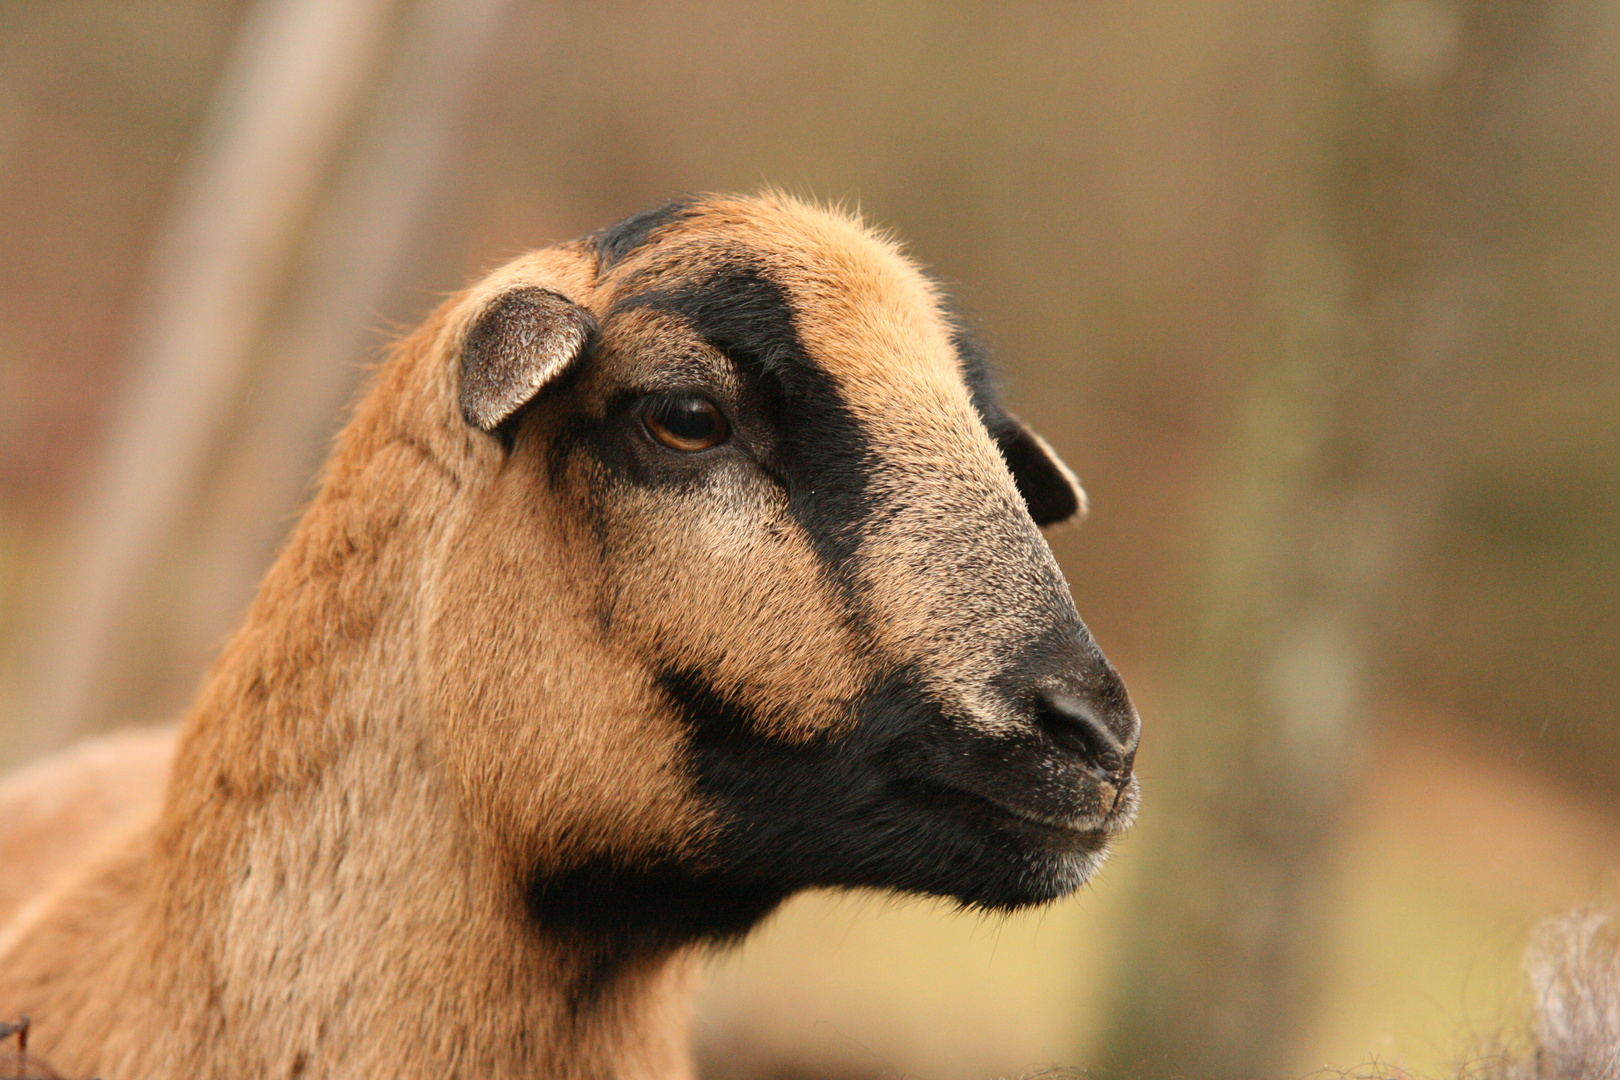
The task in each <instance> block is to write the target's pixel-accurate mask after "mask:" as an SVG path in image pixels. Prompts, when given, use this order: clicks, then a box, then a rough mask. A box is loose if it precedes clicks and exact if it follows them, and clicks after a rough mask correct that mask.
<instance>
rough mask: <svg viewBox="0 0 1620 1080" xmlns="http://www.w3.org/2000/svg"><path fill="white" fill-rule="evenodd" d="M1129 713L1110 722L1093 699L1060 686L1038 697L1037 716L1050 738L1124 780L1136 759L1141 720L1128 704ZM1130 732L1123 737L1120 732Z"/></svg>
mask: <svg viewBox="0 0 1620 1080" xmlns="http://www.w3.org/2000/svg"><path fill="white" fill-rule="evenodd" d="M1124 708H1125V710H1126V711H1127V712H1129V715H1121V716H1119V717H1117V718H1116V719H1117V720H1118V721H1120V722H1119V723H1118V724H1117V725H1115V726H1113V727H1111V726H1109V724H1108V722H1107V719H1106V718H1105V716H1104V714H1103V711H1102V710H1101V709H1100V708H1099V707H1098V706H1097V705H1096V704H1094V703H1092V702H1091V701H1088V700H1087V699H1085V698H1083V697H1076V696H1075V695H1073V694H1065V693H1063V692H1062V691H1059V690H1043V691H1041V692H1040V694H1039V696H1038V697H1037V699H1036V706H1035V719H1036V723H1037V724H1039V725H1040V728H1041V730H1042V731H1043V732H1045V733H1046V736H1047V738H1049V739H1051V740H1052V741H1053V742H1054V743H1056V744H1057V745H1058V746H1060V747H1062V748H1063V749H1065V750H1067V751H1069V752H1070V753H1073V754H1075V755H1077V756H1078V757H1079V758H1080V759H1081V760H1082V761H1084V762H1085V763H1086V765H1087V766H1089V767H1090V768H1093V769H1096V770H1097V771H1099V772H1102V773H1105V774H1107V776H1109V777H1110V778H1113V779H1116V780H1123V779H1125V778H1128V777H1129V776H1130V774H1131V766H1132V765H1133V764H1134V763H1135V761H1136V740H1137V730H1138V724H1137V720H1136V714H1135V711H1134V710H1132V709H1131V708H1130V706H1129V705H1126V706H1125V707H1124ZM1119 730H1123V731H1125V732H1127V733H1128V734H1127V735H1126V736H1125V737H1123V738H1122V737H1121V736H1120V735H1119V734H1118V733H1117V732H1118V731H1119Z"/></svg>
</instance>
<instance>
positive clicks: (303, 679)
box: [126, 461, 693, 1080]
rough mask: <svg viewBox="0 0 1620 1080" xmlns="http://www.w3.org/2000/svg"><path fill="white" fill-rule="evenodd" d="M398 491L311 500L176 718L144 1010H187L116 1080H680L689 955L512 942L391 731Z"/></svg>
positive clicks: (407, 552) (408, 532) (399, 603)
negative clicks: (177, 1063)
mask: <svg viewBox="0 0 1620 1080" xmlns="http://www.w3.org/2000/svg"><path fill="white" fill-rule="evenodd" d="M410 464H413V465H415V466H416V472H417V475H416V476H415V477H413V478H412V482H413V483H415V484H417V485H419V486H420V488H429V487H431V485H433V484H434V483H449V482H450V481H449V480H448V478H446V477H443V476H440V475H439V474H438V473H436V472H434V470H433V469H432V468H431V467H429V466H427V465H423V464H422V463H420V462H412V463H410ZM404 471H405V468H404V465H402V463H401V462H399V461H393V462H387V461H385V462H383V463H382V467H381V469H380V470H372V471H368V470H367V469H366V468H365V467H363V466H362V467H361V468H359V469H356V470H355V471H354V476H355V479H354V480H353V481H352V482H350V483H349V484H348V485H346V486H341V487H340V486H336V485H331V484H329V485H328V489H327V490H326V491H325V492H323V494H322V496H321V497H320V499H318V500H317V503H316V505H315V506H314V507H312V508H311V511H310V512H309V514H308V515H307V516H306V519H305V521H304V522H303V523H302V525H301V526H300V529H299V531H298V533H297V534H296V535H295V536H294V537H293V539H292V541H291V542H290V543H289V545H288V548H287V550H286V551H285V552H284V553H283V555H282V557H281V558H280V559H279V560H278V562H277V564H276V566H275V567H274V568H273V569H272V571H271V573H270V575H269V577H268V578H267V580H266V582H265V585H264V587H263V589H262V590H261V592H260V595H259V597H258V599H257V600H256V601H255V604H254V607H253V609H252V611H251V612H250V614H249V617H248V620H247V622H246V624H245V626H244V628H243V629H242V631H240V632H239V633H238V635H237V636H236V637H235V638H234V639H233V641H232V642H231V644H230V645H229V646H228V647H227V649H226V652H225V654H224V655H223V656H222V658H221V660H220V662H219V664H218V665H217V666H216V669H215V671H214V672H213V674H212V675H211V677H210V679H209V682H208V684H207V685H206V687H205V689H204V692H203V694H202V695H201V697H200V698H199V701H198V704H197V706H196V708H195V710H194V711H193V714H192V716H191V717H190V718H189V720H188V723H187V726H186V730H185V733H184V736H183V739H182V744H181V747H180V751H179V756H178V760H177V763H176V778H175V782H174V784H173V785H172V788H171V795H170V801H169V805H168V807H167V808H166V811H165V818H164V821H163V823H162V825H161V827H160V833H159V844H158V852H157V863H156V866H155V870H156V873H155V874H154V875H153V876H152V877H150V878H149V879H148V880H149V881H152V882H154V883H161V884H160V885H159V886H158V888H159V893H158V895H157V896H156V899H157V901H158V902H157V903H156V904H155V906H154V907H153V908H152V909H151V911H152V915H153V920H154V921H153V923H152V928H153V929H154V930H155V931H156V934H155V937H154V949H155V950H156V951H157V952H158V953H159V954H160V955H162V956H163V959H162V961H160V962H158V963H157V964H156V965H155V967H154V968H153V970H154V971H156V972H158V973H159V975H160V978H158V979H157V980H156V981H157V982H158V983H159V985H152V986H149V987H148V988H146V994H145V995H143V996H149V998H150V999H151V1000H155V1001H158V1002H165V1003H168V1006H167V1007H170V1008H172V1009H174V1010H187V1009H189V1010H190V1011H189V1012H187V1013H186V1014H185V1015H167V1016H164V1017H162V1018H160V1019H158V1020H157V1022H156V1026H157V1028H158V1030H161V1031H166V1032H168V1033H169V1034H168V1035H165V1036H159V1037H158V1038H157V1043H158V1044H161V1045H164V1046H166V1047H167V1054H166V1057H165V1058H163V1059H160V1060H149V1061H147V1062H146V1064H149V1065H151V1066H155V1067H156V1068H155V1069H153V1068H148V1069H141V1070H137V1069H132V1070H131V1071H130V1075H132V1076H133V1075H143V1074H150V1075H168V1074H170V1073H171V1072H173V1071H174V1070H173V1064H174V1059H173V1056H172V1055H173V1053H175V1052H185V1048H187V1047H191V1048H195V1051H194V1052H195V1053H196V1054H197V1055H198V1057H197V1060H196V1062H195V1068H193V1069H191V1071H189V1072H187V1073H186V1075H197V1076H205V1075H217V1076H285V1077H299V1076H308V1077H339V1076H342V1077H349V1076H353V1077H375V1076H393V1077H414V1076H421V1077H424V1078H425V1077H435V1078H444V1077H461V1076H464V1077H478V1078H480V1080H493V1078H505V1077H513V1078H515V1077H520V1076H521V1077H541V1076H544V1077H581V1078H583V1077H593V1076H602V1077H607V1076H613V1077H647V1078H649V1080H650V1078H652V1077H659V1078H670V1077H677V1078H678V1077H682V1076H684V1075H686V1074H687V1073H688V1072H689V1066H688V1065H687V1054H686V1047H685V1045H684V1042H685V1032H686V1027H687V1024H686V1017H685V1016H684V1010H685V1008H686V1000H687V998H688V996H689V995H688V986H689V984H690V981H691V969H692V964H693V961H692V958H691V957H690V955H689V953H687V952H683V951H680V950H674V949H668V948H651V947H647V948H633V949H632V948H619V949H614V950H605V949H602V948H598V947H593V946H588V945H586V944H583V943H581V942H580V941H579V940H577V939H569V938H566V937H561V936H558V935H555V934H552V933H549V932H547V931H546V930H545V929H544V928H542V927H539V926H537V925H535V924H534V922H533V920H532V918H531V917H530V916H529V914H528V912H527V911H526V909H525V907H524V905H523V902H522V890H521V888H520V887H519V884H518V881H517V875H515V874H512V873H509V872H507V871H505V870H503V869H501V868H500V867H499V864H498V861H497V859H496V858H495V856H494V855H493V853H491V852H489V851H488V849H487V847H486V846H485V845H482V844H481V843H480V842H479V839H478V837H477V835H476V832H475V830H474V829H473V828H472V826H471V825H470V824H469V822H468V820H467V816H466V814H465V812H464V810H463V808H462V804H461V801H460V800H459V798H458V797H457V794H456V792H455V791H454V789H453V785H452V784H451V783H450V782H449V781H448V779H447V778H446V777H445V776H444V774H443V771H442V769H441V768H440V766H439V763H438V762H437V761H436V760H435V755H434V750H433V747H432V745H431V740H430V739H428V738H427V737H426V736H425V735H424V734H423V733H422V732H421V731H420V730H418V729H417V728H416V727H415V726H414V725H413V724H412V723H411V722H410V714H411V706H410V704H409V702H410V699H411V694H412V678H413V672H414V668H415V665H414V663H413V655H414V653H413V649H414V647H415V645H414V643H415V642H416V641H417V640H419V637H418V632H417V629H416V626H415V620H416V618H418V612H417V611H416V608H417V606H418V604H419V599H418V598H419V597H420V595H421V589H420V583H419V582H417V581H415V580H413V578H412V576H411V572H410V568H411V567H416V566H421V565H423V564H424V561H425V560H424V559H423V550H424V549H425V547H426V546H427V545H429V544H431V543H432V534H431V523H430V522H427V521H411V520H409V518H408V516H402V512H400V511H394V510H387V509H386V508H387V507H389V506H397V505H398V496H397V493H394V492H389V491H383V492H381V493H380V494H379V495H377V496H376V497H375V498H368V492H367V486H366V485H367V478H368V475H370V474H371V472H375V473H376V475H378V476H380V477H381V478H382V481H383V482H385V483H387V484H389V485H394V484H397V483H398V482H399V474H400V473H402V472H404ZM407 475H408V474H407ZM416 494H417V495H418V496H419V501H418V502H417V504H418V505H421V504H428V503H431V501H432V498H433V493H432V492H431V491H429V490H420V489H419V490H418V491H417V492H416ZM372 507H382V508H385V509H383V510H379V511H375V512H373V511H372V509H371V508H372ZM171 980H172V981H171ZM163 984H167V985H163ZM160 1007H161V1006H160ZM153 1053H156V1051H153ZM140 1056H141V1054H140V1052H139V1051H136V1052H135V1056H134V1057H131V1058H126V1060H129V1061H130V1062H131V1063H132V1064H134V1063H135V1061H136V1060H137V1059H138V1058H139V1057H140ZM175 1075H179V1073H175Z"/></svg>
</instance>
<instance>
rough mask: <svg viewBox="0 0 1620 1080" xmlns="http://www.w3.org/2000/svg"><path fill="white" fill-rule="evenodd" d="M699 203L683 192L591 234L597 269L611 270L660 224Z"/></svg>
mask: <svg viewBox="0 0 1620 1080" xmlns="http://www.w3.org/2000/svg"><path fill="white" fill-rule="evenodd" d="M696 202H697V199H696V198H694V197H693V196H690V195H683V196H681V197H680V198H676V199H671V200H670V201H669V202H667V203H665V204H664V205H663V206H660V207H656V208H654V209H652V210H643V211H642V212H641V213H639V214H635V215H632V216H631V217H627V218H625V219H624V220H623V221H621V222H619V223H618V224H616V225H609V226H608V227H607V228H605V229H603V230H602V231H600V232H598V233H594V234H592V237H591V238H592V239H594V240H595V241H596V272H597V273H598V274H600V273H602V272H604V271H607V270H611V269H612V268H613V266H614V264H616V263H618V262H620V261H622V260H623V259H624V258H625V256H627V255H629V254H631V253H632V252H634V251H635V250H636V249H637V248H639V247H641V246H642V245H644V244H646V243H647V241H648V240H649V239H651V237H652V234H653V233H655V232H657V231H658V229H659V228H660V227H661V226H664V225H667V224H669V223H670V222H672V221H674V220H676V219H677V218H680V217H681V216H683V215H684V214H685V213H686V211H688V210H690V209H691V208H692V206H693V205H694V204H695V203H696Z"/></svg>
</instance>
